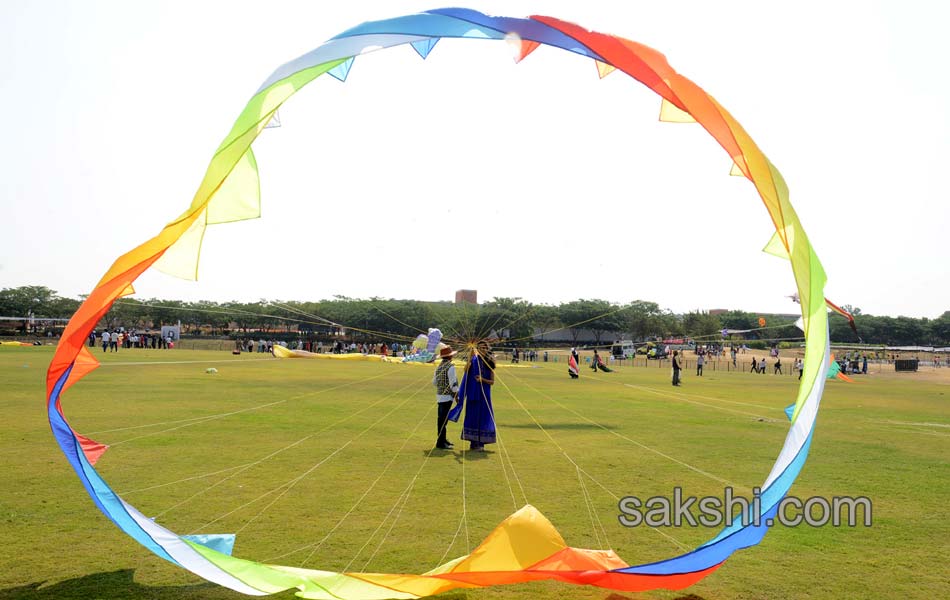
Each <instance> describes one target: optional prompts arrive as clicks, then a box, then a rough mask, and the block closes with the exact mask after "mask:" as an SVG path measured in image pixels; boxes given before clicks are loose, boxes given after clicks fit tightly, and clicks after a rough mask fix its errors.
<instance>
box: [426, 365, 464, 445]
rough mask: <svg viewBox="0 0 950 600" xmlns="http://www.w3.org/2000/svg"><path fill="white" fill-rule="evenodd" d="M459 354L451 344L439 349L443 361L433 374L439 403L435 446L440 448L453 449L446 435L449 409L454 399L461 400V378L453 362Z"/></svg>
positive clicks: (433, 383) (433, 382) (436, 397)
mask: <svg viewBox="0 0 950 600" xmlns="http://www.w3.org/2000/svg"><path fill="white" fill-rule="evenodd" d="M456 354H458V352H457V351H455V350H452V348H450V347H449V346H446V347H445V348H442V350H440V351H439V358H441V359H442V362H440V363H439V366H438V367H436V368H435V375H433V376H432V385H434V386H435V401H436V402H437V403H438V405H439V415H438V421H437V423H436V426H437V428H438V429H437V431H438V438H437V441H436V443H435V447H436V448H438V449H440V450H451V449H452V448H453V446H452V444H451V442H449V440H448V439H447V438H446V437H445V428H446V425H448V422H449V409H451V408H452V401H453V400H454V401H455V402H458V400H459V380H458V376H457V375H456V373H455V365H453V364H452V357H453V356H455V355H456Z"/></svg>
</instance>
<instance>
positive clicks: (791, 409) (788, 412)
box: [785, 403, 795, 421]
mask: <svg viewBox="0 0 950 600" xmlns="http://www.w3.org/2000/svg"><path fill="white" fill-rule="evenodd" d="M794 414H795V404H794V403H792V404H789V405H788V406H786V407H785V415H786V416H787V417H788V420H789V421H791V420H792V415H794Z"/></svg>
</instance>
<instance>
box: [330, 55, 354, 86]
mask: <svg viewBox="0 0 950 600" xmlns="http://www.w3.org/2000/svg"><path fill="white" fill-rule="evenodd" d="M352 66H353V57H352V56H351V57H349V58H348V59H346V60H345V61H344V62H341V63H340V64H338V65H337V66H335V67H333V68H332V69H330V70H329V71H327V73H329V74H330V75H333V76H334V77H336V78H337V79H339V80H340V81H346V76H347V75H349V74H350V67H352Z"/></svg>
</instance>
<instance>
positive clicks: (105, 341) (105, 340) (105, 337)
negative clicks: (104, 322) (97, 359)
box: [102, 329, 112, 352]
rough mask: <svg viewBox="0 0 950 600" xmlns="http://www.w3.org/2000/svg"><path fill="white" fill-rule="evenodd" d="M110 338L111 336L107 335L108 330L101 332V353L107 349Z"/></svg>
mask: <svg viewBox="0 0 950 600" xmlns="http://www.w3.org/2000/svg"><path fill="white" fill-rule="evenodd" d="M111 337H112V336H111V335H110V334H109V330H108V329H106V330H105V331H103V332H102V351H103V352H105V351H106V350H108V349H109V339H110V338H111Z"/></svg>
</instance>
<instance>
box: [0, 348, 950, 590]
mask: <svg viewBox="0 0 950 600" xmlns="http://www.w3.org/2000/svg"><path fill="white" fill-rule="evenodd" d="M51 356H52V352H51V349H50V348H10V347H0V382H2V390H3V392H2V395H0V411H2V412H0V415H2V424H0V456H2V458H3V463H4V468H3V471H2V475H0V490H2V491H0V519H2V521H0V548H2V551H0V599H7V598H50V599H52V598H93V597H95V598H149V599H165V598H168V599H169V600H170V599H172V598H175V599H178V598H238V597H243V596H239V595H238V594H236V593H233V592H230V591H228V590H225V589H223V588H219V587H217V586H214V585H212V584H205V583H203V582H201V581H199V580H197V579H196V578H195V577H193V576H192V575H190V574H189V573H187V572H185V571H182V570H179V569H177V568H175V567H173V566H172V565H170V564H168V563H166V562H165V561H163V560H161V559H159V558H157V557H156V556H154V555H152V554H151V553H149V552H147V551H146V550H145V549H144V548H142V547H140V546H138V545H137V544H136V543H135V542H133V541H132V540H131V539H130V538H128V537H126V536H125V535H124V534H122V533H121V532H120V531H119V530H118V529H117V528H116V527H115V526H114V525H112V524H111V523H110V522H109V521H108V520H107V519H106V518H105V517H104V516H103V515H102V514H101V513H99V511H98V510H97V509H96V508H95V506H94V505H93V504H92V502H91V501H90V499H89V498H88V496H87V495H86V492H85V490H84V489H83V488H82V486H81V485H80V483H79V481H78V479H77V478H76V476H75V474H74V473H73V471H72V470H71V468H70V467H69V466H68V463H67V462H66V460H65V458H64V457H63V456H62V455H61V453H60V451H59V449H58V448H57V447H56V444H55V442H54V441H53V439H52V436H51V435H50V431H49V426H48V424H47V422H46V415H45V412H44V377H45V370H46V366H47V364H48V362H49V359H50V357H51ZM96 356H98V357H100V358H102V360H103V366H102V367H101V368H100V369H98V370H97V371H95V372H94V373H93V374H91V375H90V376H89V377H87V378H86V379H85V380H84V381H83V382H82V383H80V384H78V385H77V386H76V387H74V388H73V389H72V390H70V391H69V392H68V394H67V396H66V397H65V398H64V402H63V404H64V409H65V412H66V416H67V418H68V419H69V420H70V422H71V423H72V425H73V427H74V428H75V429H76V430H77V431H79V432H81V433H84V434H86V435H89V436H90V437H92V438H93V439H95V440H97V441H100V442H103V443H107V444H110V445H111V446H112V447H111V448H110V450H109V451H108V452H107V453H106V454H105V455H104V456H103V458H102V459H101V461H100V462H99V464H98V465H97V468H98V469H99V471H100V473H102V475H103V476H104V477H105V479H106V480H107V481H108V482H109V483H110V485H111V486H112V487H113V489H115V490H116V491H117V492H119V493H120V494H121V495H122V496H123V498H125V499H126V500H127V501H129V502H131V503H132V504H133V505H135V506H136V507H137V508H139V509H140V510H141V511H142V512H143V513H145V514H146V515H149V516H155V517H156V518H157V520H158V521H159V522H161V523H162V524H164V525H166V526H167V527H169V528H170V529H172V530H173V531H175V532H177V533H181V534H185V533H192V532H200V533H218V532H220V533H234V532H237V534H238V537H237V544H236V546H235V551H234V554H235V555H236V556H240V557H242V558H251V559H255V560H269V561H273V562H277V563H280V564H286V565H293V566H299V565H301V564H303V565H304V566H307V567H311V568H321V569H327V570H341V569H347V568H348V569H350V570H371V571H376V572H422V571H426V570H428V569H431V568H432V567H434V566H435V565H437V564H439V563H440V562H441V561H442V560H443V557H445V558H446V559H448V558H453V557H455V556H459V555H462V554H465V553H466V552H467V551H468V550H469V549H470V548H472V547H473V546H474V545H475V544H477V543H478V541H480V539H481V538H482V537H483V536H484V535H485V534H487V533H488V532H489V531H490V530H491V529H492V528H493V527H494V526H496V525H497V524H498V523H499V522H500V521H501V520H502V519H503V518H504V517H506V516H507V515H508V514H510V513H511V512H513V510H514V509H515V508H517V507H520V506H521V505H523V504H524V503H525V502H526V501H527V502H530V503H531V504H533V505H535V506H536V507H538V509H539V510H541V512H543V513H544V514H545V515H546V516H547V517H548V518H549V519H550V520H551V521H552V522H553V523H554V525H555V526H556V527H557V528H558V530H559V531H560V532H561V534H562V535H563V536H564V538H565V540H566V541H567V542H568V543H569V544H570V545H572V546H579V547H591V548H593V547H604V546H605V545H607V544H609V546H610V547H612V548H613V549H615V550H616V551H617V553H618V554H619V555H620V556H621V557H622V558H623V559H624V560H626V561H627V562H628V563H632V564H635V563H641V562H647V561H653V560H658V559H662V558H666V557H670V556H673V555H675V554H678V553H680V552H682V551H684V550H685V549H691V548H692V547H694V546H696V545H697V544H700V543H702V542H703V541H705V540H707V539H709V538H710V537H712V535H714V533H715V531H714V530H710V529H704V528H688V527H687V528H665V529H660V530H655V529H651V528H648V527H645V526H641V527H637V528H624V527H622V526H621V525H620V524H619V523H618V521H617V515H618V510H617V498H618V497H622V496H626V495H636V496H639V497H640V498H647V497H649V496H653V495H661V494H662V495H670V494H671V493H672V488H673V486H677V485H678V486H682V488H683V489H684V493H685V494H689V495H698V496H703V495H718V496H721V495H722V493H723V487H724V486H725V485H727V483H728V484H730V485H733V486H734V487H736V488H737V489H739V490H740V491H742V492H744V493H748V492H749V490H750V489H751V488H752V487H753V486H755V485H758V484H760V483H761V482H762V481H763V480H764V478H765V476H766V475H767V473H768V471H769V469H770V467H771V465H772V463H773V462H774V460H775V457H776V455H777V454H778V451H779V449H780V448H781V445H782V441H783V439H784V436H785V432H786V430H787V428H788V422H787V420H786V419H785V416H784V414H783V412H782V409H783V407H785V406H786V405H788V404H789V403H790V402H791V401H792V400H793V399H794V395H795V385H796V383H797V382H796V381H795V379H794V378H793V377H787V376H786V377H778V376H775V377H773V376H772V375H765V376H758V375H751V374H748V373H735V372H732V373H724V372H711V371H708V372H707V374H706V376H705V377H704V378H702V379H698V378H696V377H687V378H686V381H685V385H684V387H682V388H679V389H676V388H673V387H671V386H670V385H669V382H668V378H669V371H668V369H665V368H652V367H651V368H648V369H644V368H629V367H627V368H623V369H620V370H619V371H618V372H615V373H611V374H603V373H598V374H596V375H594V374H592V373H591V372H590V370H588V369H582V375H581V379H580V380H577V381H571V380H570V379H569V378H568V377H567V374H566V373H565V371H566V367H565V365H564V363H557V364H552V363H547V364H545V363H537V368H520V369H511V368H506V369H499V371H498V380H499V383H498V384H497V385H496V386H495V390H494V401H495V411H496V416H497V421H498V423H499V435H500V439H501V442H502V444H496V445H495V446H492V447H490V449H491V451H490V452H488V453H486V454H484V455H473V454H471V453H466V454H465V455H464V456H463V454H462V453H461V452H459V451H456V452H455V453H443V452H438V453H431V452H430V449H431V446H432V443H433V442H434V437H435V431H434V430H435V412H434V408H435V407H434V405H435V402H434V398H433V390H432V386H431V383H430V379H431V370H430V369H428V368H424V367H410V366H404V365H389V364H378V363H371V362H355V363H349V362H339V361H324V360H275V359H270V358H269V357H268V358H267V359H263V358H262V356H264V355H260V354H254V355H242V356H240V357H232V356H231V355H230V354H229V353H226V352H212V351H196V350H195V351H192V350H171V351H151V350H127V351H123V352H119V353H118V354H106V355H103V354H102V353H101V352H97V354H96ZM163 363H167V364H163ZM208 367H215V368H216V369H217V370H218V372H217V373H216V374H207V373H206V372H205V369H206V368H208ZM948 393H950V378H948V379H944V380H942V381H941V380H939V379H938V378H935V377H930V378H925V377H922V376H916V375H912V374H911V375H907V376H902V377H897V376H895V375H892V374H881V375H874V376H871V377H869V378H867V379H862V380H861V381H860V383H855V384H846V383H843V382H839V381H832V382H829V384H828V387H827V389H826V392H825V396H824V400H823V405H822V409H821V413H820V416H819V421H818V427H817V431H816V434H815V438H814V442H813V444H812V450H811V455H810V456H809V459H808V463H807V465H806V466H805V469H804V471H803V472H802V474H801V476H800V477H799V479H798V481H797V482H796V484H795V486H794V487H793V488H792V493H793V494H795V495H797V496H799V497H809V496H815V495H822V496H829V497H830V496H835V495H848V496H868V497H870V498H871V500H872V501H873V503H874V514H873V517H874V523H873V526H872V527H870V528H865V527H859V528H833V527H824V528H811V527H798V528H784V527H781V526H778V527H775V528H774V529H773V530H772V531H770V532H769V533H768V535H767V536H766V538H765V540H764V541H763V543H762V544H761V545H759V546H757V547H755V548H752V549H749V550H745V551H741V552H739V553H737V554H735V555H734V556H733V557H732V558H731V559H730V560H729V561H728V562H726V564H725V565H724V566H723V567H722V568H721V569H719V570H718V571H717V572H716V573H714V574H712V575H711V576H710V577H708V578H707V579H705V580H704V581H702V582H700V583H699V584H697V585H696V586H694V587H692V588H690V589H688V590H684V591H682V592H663V591H660V592H653V593H647V594H613V593H612V592H610V591H609V590H602V589H597V588H582V587H573V586H567V585H563V584H556V583H551V582H543V583H534V584H527V585H518V586H509V587H500V588H494V589H486V590H468V591H464V592H456V593H450V594H447V595H446V596H447V597H449V598H471V599H478V598H506V599H513V598H536V597H539V596H543V597H555V596H567V597H570V598H603V599H606V598H613V599H614V600H618V599H620V598H624V597H635V596H637V597H641V598H690V599H693V600H698V599H704V598H705V599H712V598H947V597H950V567H948V566H947V564H946V556H947V555H948V554H950V543H948V541H947V540H948V539H950V525H948V511H947V507H946V503H947V501H948V499H950V410H948V408H947V404H946V403H947V401H948V400H950V397H948ZM538 424H540V426H541V427H543V430H542V429H541V428H540V427H539V425H538ZM458 432H459V426H458V425H455V424H450V437H451V438H452V439H455V440H456V441H457V438H458ZM461 447H462V444H461V443H457V448H461ZM568 457H569V458H568ZM572 460H573V461H574V462H575V463H576V464H577V465H579V467H580V468H581V469H583V470H584V471H585V472H586V475H581V476H580V478H579V474H578V469H577V467H575V465H574V463H572V462H571V461H572ZM463 478H464V489H465V494H464V506H465V508H466V515H467V518H466V520H465V521H464V522H463V521H462V520H461V516H462V510H463V493H462V491H463V485H462V484H463ZM582 482H583V484H582ZM724 482H727V483H724ZM169 484H170V485H169ZM410 484H411V485H410ZM407 490H408V499H406V496H405V494H404V492H406V491H407ZM585 493H586V494H587V495H588V496H589V498H590V502H591V504H592V506H593V509H594V517H593V518H592V516H591V513H590V511H589V510H588V508H587V502H586V501H585ZM344 517H346V518H344ZM460 524H461V526H460ZM456 532H458V533H457V535H456ZM328 533H329V535H328ZM604 538H606V540H607V541H605V539H604ZM281 597H286V598H290V597H292V594H291V593H286V594H284V595H282V596H281Z"/></svg>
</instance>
